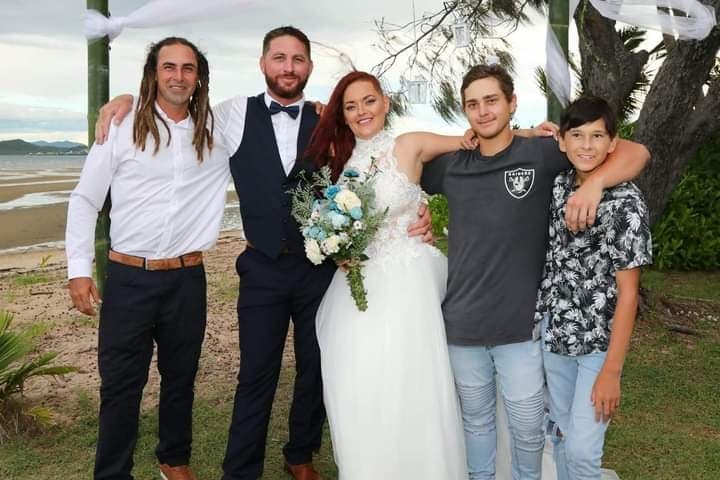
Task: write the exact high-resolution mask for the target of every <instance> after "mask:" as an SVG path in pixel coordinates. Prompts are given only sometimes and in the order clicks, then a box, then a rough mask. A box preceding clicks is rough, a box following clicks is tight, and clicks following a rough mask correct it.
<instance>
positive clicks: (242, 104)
mask: <svg viewBox="0 0 720 480" xmlns="http://www.w3.org/2000/svg"><path fill="white" fill-rule="evenodd" d="M247 100H248V97H245V96H238V97H234V98H231V99H229V100H226V101H224V102H222V103H220V104H219V105H217V106H216V107H215V108H213V113H214V114H215V121H216V125H217V127H218V129H219V133H220V134H221V135H222V136H223V138H224V143H225V145H226V146H227V149H228V151H229V152H230V155H233V154H234V153H235V152H237V149H238V147H239V146H240V142H242V138H243V133H244V132H245V114H246V112H247ZM273 100H275V99H273V98H272V97H271V96H270V94H269V93H267V92H266V93H265V104H266V105H267V106H268V107H269V106H270V102H272V101H273ZM275 101H277V100H275ZM278 103H280V102H278ZM304 103H305V99H304V98H301V99H300V100H298V101H297V102H295V103H291V104H290V105H297V106H299V107H300V114H299V115H298V116H297V118H292V117H291V116H290V115H288V114H287V113H285V112H279V113H276V114H275V115H271V117H270V118H271V119H272V124H273V130H274V131H275V139H276V141H277V149H278V153H279V154H280V159H281V160H282V164H283V169H284V170H285V175H287V174H289V173H290V172H291V171H292V169H293V167H294V166H295V160H296V159H297V155H298V151H297V142H298V134H299V133H300V120H301V119H302V107H303V105H304ZM290 105H288V106H290Z"/></svg>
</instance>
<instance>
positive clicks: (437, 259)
mask: <svg viewBox="0 0 720 480" xmlns="http://www.w3.org/2000/svg"><path fill="white" fill-rule="evenodd" d="M363 273H364V275H365V286H366V288H367V291H368V304H369V306H368V309H367V311H365V312H360V311H358V309H357V307H356V306H355V303H354V301H353V299H352V297H351V296H350V292H349V288H348V286H347V283H346V278H345V273H344V272H342V271H340V270H338V272H337V273H336V274H335V277H334V278H333V280H332V283H331V284H330V287H329V288H328V291H327V293H326V294H325V298H324V299H323V302H322V304H321V305H320V308H319V310H318V314H317V335H318V341H319V344H320V351H321V358H322V374H323V382H324V396H325V406H326V408H327V414H328V421H329V424H330V433H331V436H332V443H333V450H334V453H335V462H336V464H337V466H338V469H339V476H340V479H341V480H368V479H373V480H385V479H387V480H404V479H407V480H422V479H427V480H440V479H442V480H455V479H467V478H468V477H467V470H466V462H465V446H464V441H463V430H462V421H461V416H460V410H459V405H458V399H457V395H456V392H455V386H454V381H453V375H452V370H451V368H450V362H449V358H448V349H447V342H446V337H445V328H444V324H443V317H442V311H441V303H442V299H443V297H444V295H445V285H446V278H447V259H446V258H445V257H444V256H442V255H439V254H438V252H437V251H435V250H434V249H433V248H432V247H427V248H423V249H422V254H421V255H419V257H418V258H414V259H413V260H412V261H411V262H395V263H392V264H388V263H387V262H382V261H379V260H378V261H372V260H370V261H368V262H367V263H366V266H365V268H364V272H363Z"/></svg>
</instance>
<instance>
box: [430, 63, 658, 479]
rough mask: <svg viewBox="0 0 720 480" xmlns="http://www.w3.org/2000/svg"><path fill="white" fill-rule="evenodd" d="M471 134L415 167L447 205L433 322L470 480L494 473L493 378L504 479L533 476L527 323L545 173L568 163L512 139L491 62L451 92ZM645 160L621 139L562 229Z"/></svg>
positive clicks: (545, 203) (533, 372) (544, 146)
mask: <svg viewBox="0 0 720 480" xmlns="http://www.w3.org/2000/svg"><path fill="white" fill-rule="evenodd" d="M461 94H462V102H463V109H464V111H465V115H466V117H467V119H468V122H469V123H470V128H472V129H473V130H474V131H475V133H476V135H477V138H478V148H477V149H476V150H474V151H459V152H456V153H453V154H448V155H444V156H442V157H439V158H437V159H435V160H434V161H432V162H430V163H429V164H426V166H425V172H424V174H423V179H422V185H423V188H424V189H425V190H426V191H427V192H429V193H443V194H445V195H446V196H447V199H448V204H449V208H450V225H449V226H448V230H449V233H448V241H449V244H448V260H449V267H448V268H449V271H448V290H447V296H446V298H445V301H444V303H443V314H444V316H445V323H446V328H447V337H448V343H449V344H450V349H449V350H450V361H451V363H452V367H453V372H454V375H455V382H456V385H457V390H458V394H459V396H460V402H461V407H462V410H463V421H464V427H465V442H466V448H467V458H468V470H469V473H470V479H471V480H474V479H493V478H494V477H495V451H496V442H497V440H496V433H495V432H496V431H495V409H496V405H495V396H496V390H495V389H496V385H495V375H496V373H497V377H498V380H499V382H500V387H501V390H502V394H503V399H504V403H505V407H506V410H507V412H508V421H509V424H510V432H511V456H512V462H513V465H512V470H513V478H515V479H523V480H525V479H540V475H541V464H542V449H543V445H544V435H543V415H544V401H543V370H542V354H541V348H540V342H539V341H538V340H537V333H536V328H535V325H534V321H533V316H534V311H535V299H536V293H537V289H538V285H539V282H540V276H541V274H542V267H543V261H544V254H545V246H546V244H547V232H548V213H547V212H548V208H549V203H550V198H551V187H552V182H553V179H554V178H555V175H556V174H557V173H559V172H560V171H562V170H564V169H567V168H569V167H570V164H569V162H568V161H567V158H566V157H565V155H564V154H562V152H560V150H559V149H558V147H557V144H556V143H555V141H554V140H552V139H547V138H521V137H517V136H513V134H512V131H511V130H510V119H511V117H512V114H513V113H514V111H515V108H516V97H515V95H514V92H513V80H512V78H511V77H510V75H509V74H508V73H507V71H506V70H505V69H504V68H502V67H501V66H499V65H492V66H488V65H479V66H476V67H473V68H472V69H471V70H470V71H469V72H468V73H467V74H466V75H465V78H464V79H463V84H462V88H461ZM648 158H649V153H648V152H647V150H646V149H645V147H643V146H642V145H638V144H634V143H632V142H627V141H623V142H620V143H619V145H618V147H617V149H616V151H615V152H614V153H613V154H612V156H611V157H609V158H608V161H607V162H606V163H605V164H604V165H603V167H602V168H601V169H599V170H598V171H597V172H595V173H593V175H591V176H590V177H589V178H588V179H587V180H586V182H585V183H583V185H582V186H581V187H580V188H579V189H578V191H577V192H576V193H575V194H574V195H573V196H572V197H571V198H570V199H569V200H568V204H567V207H566V212H567V214H566V220H567V221H568V226H569V227H570V229H571V230H577V229H584V228H585V227H586V226H587V225H588V224H592V223H593V221H594V214H595V209H596V207H597V204H598V202H599V200H600V197H601V195H602V191H603V189H604V188H605V187H607V186H611V185H615V184H617V183H620V182H622V181H627V180H630V179H632V178H633V177H635V176H636V175H637V174H638V173H639V172H640V171H641V170H642V168H643V167H644V166H645V163H646V162H647V160H648Z"/></svg>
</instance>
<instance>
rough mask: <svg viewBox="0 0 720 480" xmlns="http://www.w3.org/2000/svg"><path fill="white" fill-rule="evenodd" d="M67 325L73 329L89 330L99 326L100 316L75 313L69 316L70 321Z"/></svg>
mask: <svg viewBox="0 0 720 480" xmlns="http://www.w3.org/2000/svg"><path fill="white" fill-rule="evenodd" d="M68 323H69V324H70V325H72V326H75V327H89V328H97V327H98V325H100V316H99V315H93V316H90V315H84V314H82V313H76V314H73V315H70V320H69V321H68Z"/></svg>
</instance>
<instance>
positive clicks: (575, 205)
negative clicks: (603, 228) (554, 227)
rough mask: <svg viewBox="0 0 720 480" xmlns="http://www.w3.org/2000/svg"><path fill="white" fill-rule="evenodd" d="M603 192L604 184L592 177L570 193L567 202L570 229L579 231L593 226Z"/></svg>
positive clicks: (566, 209) (567, 219) (566, 214)
mask: <svg viewBox="0 0 720 480" xmlns="http://www.w3.org/2000/svg"><path fill="white" fill-rule="evenodd" d="M602 194H603V187H602V184H601V183H600V182H599V181H595V180H593V179H592V177H590V178H588V179H587V180H585V181H584V182H583V184H582V185H580V187H579V188H578V189H577V191H575V193H573V194H572V195H570V198H568V200H567V203H566V204H565V223H566V224H567V227H568V230H570V231H571V232H573V233H577V232H582V231H584V230H587V229H588V228H590V227H592V226H593V224H594V223H595V217H596V215H597V208H598V205H599V204H600V200H601V199H602Z"/></svg>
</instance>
